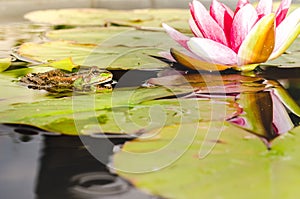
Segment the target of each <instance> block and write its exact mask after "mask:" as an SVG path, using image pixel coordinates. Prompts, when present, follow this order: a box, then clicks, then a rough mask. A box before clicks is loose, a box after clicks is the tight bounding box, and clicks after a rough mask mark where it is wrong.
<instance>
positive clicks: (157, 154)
mask: <svg viewBox="0 0 300 199" xmlns="http://www.w3.org/2000/svg"><path fill="white" fill-rule="evenodd" d="M210 126H215V127H219V128H221V129H223V130H222V133H221V136H220V137H219V138H218V137H217V138H216V140H207V138H206V137H205V136H206V133H207V132H208V131H209V128H210ZM194 128H195V126H194V125H192V124H184V125H181V126H177V125H174V126H169V127H165V128H163V129H162V130H161V132H160V133H159V134H155V135H152V136H151V133H150V135H149V137H150V138H148V139H146V138H141V139H137V140H134V141H131V142H127V143H126V144H125V145H124V146H123V148H122V151H120V152H118V153H116V154H115V155H114V157H113V166H114V169H115V170H116V172H117V173H118V174H119V175H121V176H122V177H124V178H125V179H127V180H129V181H130V182H131V183H132V184H133V185H134V186H136V187H137V188H139V189H142V190H145V191H147V192H150V193H151V194H154V195H158V196H160V197H162V198H174V199H175V198H191V199H192V198H223V199H235V198H241V195H242V196H243V198H245V199H248V198H249V199H252V198H286V199H294V198H295V197H297V196H298V195H299V194H300V190H299V188H298V187H299V181H298V175H297V173H298V169H299V167H300V163H299V162H300V152H299V151H300V148H299V146H300V136H299V133H300V128H299V127H298V128H297V129H295V130H293V131H292V132H291V133H287V134H285V135H284V136H281V137H279V138H278V139H277V140H275V141H274V143H273V145H272V149H271V150H270V151H268V150H267V148H266V147H265V146H264V144H263V143H262V142H261V140H260V139H259V138H258V137H256V136H249V134H248V133H247V132H246V131H243V130H242V129H239V128H236V127H233V126H230V125H229V126H228V125H226V126H223V127H222V124H218V123H215V122H211V123H200V124H199V127H198V129H197V131H196V132H195V131H194ZM155 133H156V132H155ZM179 135H180V136H179ZM178 136H179V137H178ZM183 136H184V137H185V138H189V139H181V138H182V137H183ZM174 142H176V144H172V143H174ZM205 142H215V146H214V148H213V149H212V150H211V152H210V153H209V154H208V155H207V156H206V157H204V158H202V159H200V158H199V152H201V150H203V147H204V146H203V144H204V143H205ZM175 153H177V155H181V156H179V157H177V158H176V157H175V156H174V155H173V154H175ZM148 154H153V155H148ZM169 157H171V158H169ZM172 158H173V159H172ZM174 158H176V159H174ZM165 160H167V161H169V163H170V164H169V165H168V166H167V167H165V168H162V167H161V166H166V165H167V164H166V161H165ZM143 169H148V170H146V171H144V170H143ZM135 171H136V172H138V171H144V173H134V172H135ZM232 188H234V190H235V191H232Z"/></svg>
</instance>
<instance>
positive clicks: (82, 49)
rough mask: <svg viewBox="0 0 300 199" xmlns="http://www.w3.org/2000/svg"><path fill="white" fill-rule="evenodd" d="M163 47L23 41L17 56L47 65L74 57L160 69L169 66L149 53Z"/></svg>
mask: <svg viewBox="0 0 300 199" xmlns="http://www.w3.org/2000/svg"><path fill="white" fill-rule="evenodd" d="M160 51H161V49H160V48H152V47H141V48H134V49H132V48H128V47H124V46H115V47H105V48H104V47H101V46H98V45H95V44H78V43H72V42H67V41H53V42H46V43H41V44H39V43H24V44H23V45H21V46H20V48H19V49H18V51H17V56H18V58H20V59H24V60H26V61H33V62H38V63H44V64H51V63H53V62H56V63H57V62H58V63H59V62H60V61H61V60H65V59H67V58H71V59H72V62H73V64H74V65H79V66H98V67H99V68H102V69H111V70H117V69H121V70H128V69H149V70H153V69H161V68H165V67H169V66H168V64H167V63H164V62H162V61H160V60H158V59H156V58H153V57H151V56H150V55H158V54H157V53H158V52H160Z"/></svg>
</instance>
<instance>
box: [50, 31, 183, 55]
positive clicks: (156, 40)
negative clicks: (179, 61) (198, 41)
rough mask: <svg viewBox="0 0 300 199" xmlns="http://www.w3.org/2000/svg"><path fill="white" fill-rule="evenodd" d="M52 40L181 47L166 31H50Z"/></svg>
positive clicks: (107, 44)
mask: <svg viewBox="0 0 300 199" xmlns="http://www.w3.org/2000/svg"><path fill="white" fill-rule="evenodd" d="M46 37H48V38H49V39H51V40H68V41H75V42H79V43H89V44H97V45H99V46H101V47H112V46H126V47H132V48H139V47H156V48H161V49H162V50H164V51H168V50H169V49H170V48H171V47H174V46H176V48H179V47H180V46H179V45H178V44H177V43H176V42H175V41H174V40H173V39H171V37H170V36H169V35H168V34H166V33H165V32H164V31H146V30H136V29H133V28H124V27H118V28H116V27H105V28H104V27H98V28H95V27H93V28H75V29H62V30H54V31H50V32H48V33H47V34H46Z"/></svg>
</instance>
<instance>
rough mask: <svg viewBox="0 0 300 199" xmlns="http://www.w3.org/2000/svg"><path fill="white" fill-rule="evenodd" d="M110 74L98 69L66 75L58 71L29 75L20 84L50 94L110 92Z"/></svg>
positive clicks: (86, 69)
mask: <svg viewBox="0 0 300 199" xmlns="http://www.w3.org/2000/svg"><path fill="white" fill-rule="evenodd" d="M112 78H113V75H112V73H111V72H109V71H107V70H103V69H99V68H98V67H95V66H94V67H90V68H85V69H80V70H79V71H78V72H73V73H68V72H65V71H63V70H60V69H55V70H50V71H47V72H42V73H29V74H27V75H25V76H24V77H22V78H21V79H20V82H21V83H22V84H24V85H26V86H27V87H28V88H31V89H39V90H46V91H48V92H52V93H65V92H73V91H77V92H98V91H103V90H111V89H112V84H113V83H115V82H114V81H113V79H112Z"/></svg>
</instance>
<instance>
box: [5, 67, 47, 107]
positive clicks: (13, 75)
mask: <svg viewBox="0 0 300 199" xmlns="http://www.w3.org/2000/svg"><path fill="white" fill-rule="evenodd" d="M50 69H51V68H47V67H34V68H22V69H16V70H10V71H5V72H3V73H1V74H0V90H1V92H0V101H1V103H0V111H4V110H7V109H9V108H10V107H9V106H10V105H12V104H17V103H26V102H27V103H30V102H36V101H41V100H45V99H48V98H47V96H46V93H45V92H41V91H38V90H31V89H27V88H26V87H25V86H23V85H21V84H19V83H16V81H17V80H18V78H19V77H21V76H24V75H25V74H27V73H30V72H45V71H47V70H50Z"/></svg>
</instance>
